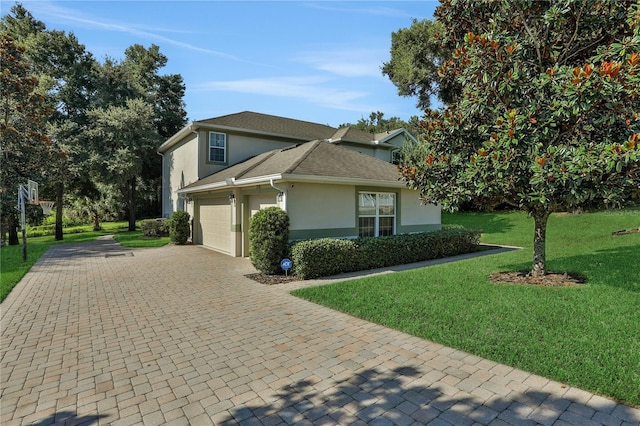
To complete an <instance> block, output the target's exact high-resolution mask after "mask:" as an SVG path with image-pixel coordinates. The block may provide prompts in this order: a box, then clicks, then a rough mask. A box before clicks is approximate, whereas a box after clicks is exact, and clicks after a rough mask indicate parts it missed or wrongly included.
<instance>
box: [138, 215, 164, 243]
mask: <svg viewBox="0 0 640 426" xmlns="http://www.w3.org/2000/svg"><path fill="white" fill-rule="evenodd" d="M140 228H141V229H142V236H144V237H149V238H154V237H155V238H157V237H168V236H169V221H168V220H166V219H146V220H143V221H141V222H140Z"/></svg>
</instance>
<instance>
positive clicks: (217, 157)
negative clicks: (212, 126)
mask: <svg viewBox="0 0 640 426" xmlns="http://www.w3.org/2000/svg"><path fill="white" fill-rule="evenodd" d="M209 161H210V162H212V163H225V162H226V161H227V135H226V134H224V133H216V132H209Z"/></svg>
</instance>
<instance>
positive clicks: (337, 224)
mask: <svg viewBox="0 0 640 426" xmlns="http://www.w3.org/2000/svg"><path fill="white" fill-rule="evenodd" d="M287 192H288V196H287V211H288V214H289V220H290V226H289V229H291V230H294V231H295V230H303V229H335V228H354V227H355V226H356V224H355V218H356V210H355V199H356V196H355V188H354V187H353V186H347V185H322V184H307V183H293V188H291V185H289V188H288V190H287Z"/></svg>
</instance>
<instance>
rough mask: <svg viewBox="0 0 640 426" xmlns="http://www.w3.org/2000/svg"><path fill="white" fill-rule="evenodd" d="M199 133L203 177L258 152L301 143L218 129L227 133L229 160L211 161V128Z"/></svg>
mask: <svg viewBox="0 0 640 426" xmlns="http://www.w3.org/2000/svg"><path fill="white" fill-rule="evenodd" d="M198 133H199V137H200V146H199V150H200V161H199V164H198V167H199V175H200V177H201V178H203V177H205V176H209V175H211V174H213V173H216V172H219V171H220V170H222V169H224V168H226V167H229V166H233V165H234V164H237V163H240V162H242V161H245V160H247V159H249V158H251V157H253V156H256V155H258V154H262V153H264V152H268V151H271V150H274V149H283V148H288V147H291V146H293V145H295V144H297V143H300V141H291V142H287V141H282V140H275V139H267V138H260V137H255V136H247V135H239V134H233V133H225V132H224V131H218V132H217V133H225V134H226V135H227V152H226V156H227V161H226V162H225V163H211V162H209V161H208V160H209V153H208V150H209V130H200V131H199V132H198Z"/></svg>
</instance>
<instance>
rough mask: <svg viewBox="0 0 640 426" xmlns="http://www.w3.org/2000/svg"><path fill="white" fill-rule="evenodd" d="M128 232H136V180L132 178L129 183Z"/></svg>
mask: <svg viewBox="0 0 640 426" xmlns="http://www.w3.org/2000/svg"><path fill="white" fill-rule="evenodd" d="M129 183H130V185H131V187H130V188H129V231H135V230H136V178H135V177H132V178H131V181H130V182H129Z"/></svg>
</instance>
